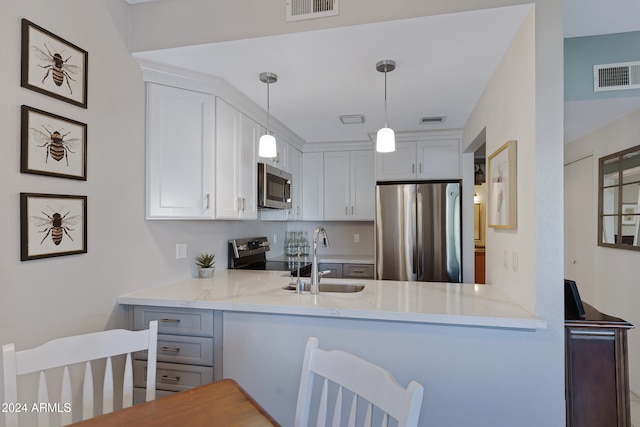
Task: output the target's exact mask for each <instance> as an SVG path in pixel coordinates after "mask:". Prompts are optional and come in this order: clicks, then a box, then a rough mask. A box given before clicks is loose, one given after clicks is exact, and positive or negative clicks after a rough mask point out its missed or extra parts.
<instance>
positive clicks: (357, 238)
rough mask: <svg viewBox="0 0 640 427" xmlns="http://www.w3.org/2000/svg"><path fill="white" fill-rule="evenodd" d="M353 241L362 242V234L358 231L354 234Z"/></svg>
mask: <svg viewBox="0 0 640 427" xmlns="http://www.w3.org/2000/svg"><path fill="white" fill-rule="evenodd" d="M353 243H360V235H359V234H358V233H355V234H354V235H353Z"/></svg>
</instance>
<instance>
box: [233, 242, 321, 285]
mask: <svg viewBox="0 0 640 427" xmlns="http://www.w3.org/2000/svg"><path fill="white" fill-rule="evenodd" d="M269 246H270V244H269V239H267V238H266V237H249V238H244V239H231V240H229V265H228V267H229V269H232V270H277V271H288V272H290V274H291V275H292V276H295V275H296V274H297V268H298V260H297V258H296V257H286V259H280V260H267V255H266V254H267V252H268V251H269V250H270V247H269ZM310 274H311V262H309V261H307V260H306V259H304V258H301V262H300V275H301V276H306V277H309V275H310Z"/></svg>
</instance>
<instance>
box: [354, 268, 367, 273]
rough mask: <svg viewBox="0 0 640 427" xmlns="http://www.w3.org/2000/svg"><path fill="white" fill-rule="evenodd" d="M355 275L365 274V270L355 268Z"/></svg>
mask: <svg viewBox="0 0 640 427" xmlns="http://www.w3.org/2000/svg"><path fill="white" fill-rule="evenodd" d="M351 271H353V272H354V273H364V270H363V269H362V268H354V269H353V270H351Z"/></svg>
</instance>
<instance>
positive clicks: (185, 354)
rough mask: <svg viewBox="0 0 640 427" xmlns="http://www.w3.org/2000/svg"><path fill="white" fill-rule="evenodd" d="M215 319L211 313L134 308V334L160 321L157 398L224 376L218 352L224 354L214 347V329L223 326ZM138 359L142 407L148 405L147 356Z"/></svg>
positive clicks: (137, 387)
mask: <svg viewBox="0 0 640 427" xmlns="http://www.w3.org/2000/svg"><path fill="white" fill-rule="evenodd" d="M214 317H215V316H214V312H213V311H211V310H198V309H179V308H168V307H151V306H133V315H132V328H133V329H134V330H141V329H147V328H148V327H149V322H150V321H152V320H157V321H158V363H157V367H156V368H157V369H156V397H159V396H162V395H164V394H166V393H172V392H177V391H182V390H187V389H189V388H193V387H197V386H199V385H202V384H207V383H210V382H213V381H214V379H216V377H217V376H219V374H217V373H218V372H219V373H221V372H222V370H221V369H220V368H221V367H219V366H216V364H217V363H219V361H217V357H216V350H217V351H218V354H220V351H221V350H220V349H219V348H216V347H215V346H214V342H215V340H214V327H220V328H221V325H216V324H215V323H216V322H214ZM218 323H220V322H218ZM215 335H217V334H215ZM219 338H220V337H219ZM134 359H135V360H134V363H133V385H134V387H135V390H134V401H135V402H136V403H138V402H141V401H144V389H145V387H146V377H147V354H146V352H144V351H141V352H137V353H135V355H134ZM214 367H216V368H217V369H214Z"/></svg>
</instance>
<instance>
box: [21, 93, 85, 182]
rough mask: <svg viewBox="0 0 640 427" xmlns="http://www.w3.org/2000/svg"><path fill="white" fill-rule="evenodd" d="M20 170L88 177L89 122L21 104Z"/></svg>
mask: <svg viewBox="0 0 640 427" xmlns="http://www.w3.org/2000/svg"><path fill="white" fill-rule="evenodd" d="M21 122H22V133H21V141H20V142H21V150H20V172H22V173H32V174H36V175H47V176H56V177H60V178H70V179H79V180H83V181H86V180H87V125H86V124H84V123H80V122H78V121H75V120H71V119H67V118H65V117H61V116H57V115H55V114H51V113H47V112H46V111H42V110H37V109H35V108H31V107H28V106H26V105H23V106H22V107H21Z"/></svg>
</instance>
